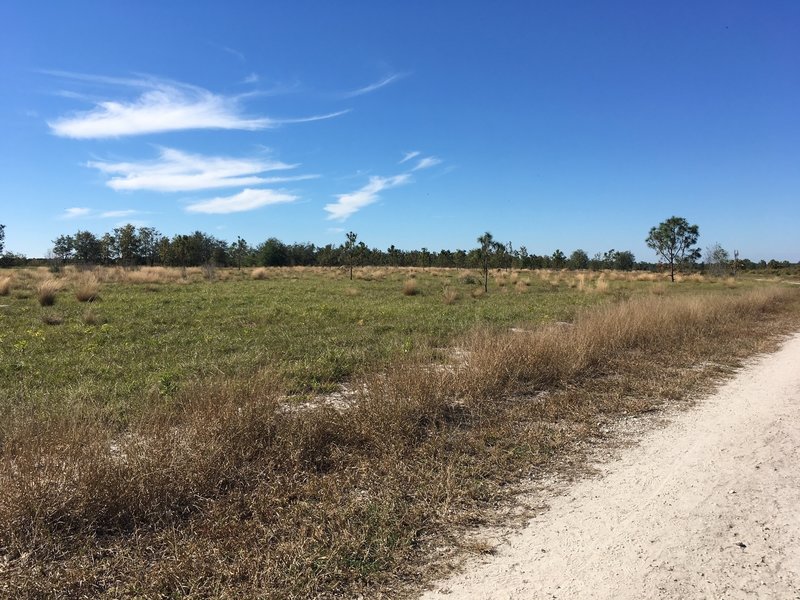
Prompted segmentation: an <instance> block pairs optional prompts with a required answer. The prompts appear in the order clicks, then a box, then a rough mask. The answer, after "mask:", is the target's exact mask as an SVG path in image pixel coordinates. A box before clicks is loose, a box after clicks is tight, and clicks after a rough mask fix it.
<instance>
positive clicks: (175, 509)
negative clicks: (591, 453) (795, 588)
mask: <svg viewBox="0 0 800 600" xmlns="http://www.w3.org/2000/svg"><path fill="white" fill-rule="evenodd" d="M795 292H796V290H779V289H774V290H763V291H759V292H754V293H748V294H736V295H734V294H729V295H725V296H722V295H720V296H708V295H705V296H702V297H682V298H657V297H648V298H644V299H638V300H631V301H626V302H623V303H619V304H606V305H603V306H602V307H599V308H596V309H593V310H589V311H587V312H585V313H583V314H580V315H579V316H578V317H577V318H576V319H575V321H574V323H573V324H572V325H559V326H556V325H549V326H544V327H540V328H538V329H532V330H530V331H522V332H520V331H517V332H502V331H500V332H499V331H496V330H481V331H475V332H473V333H472V334H470V335H468V336H467V337H466V338H465V339H463V340H461V342H460V343H459V347H460V348H461V350H462V351H461V353H460V355H461V356H463V357H465V358H464V360H460V361H455V362H454V364H451V365H447V367H448V368H441V369H432V368H430V365H428V364H420V362H419V359H417V358H415V357H414V356H413V355H410V356H409V357H408V360H406V361H404V362H399V363H397V364H395V365H393V367H392V368H391V369H390V370H389V371H388V372H385V373H377V374H370V375H366V376H365V377H363V378H362V379H359V380H358V381H355V382H353V384H352V389H354V390H358V391H357V393H356V397H355V402H354V404H353V405H352V406H351V407H350V408H349V409H346V410H335V409H333V408H330V407H326V406H320V407H319V408H316V409H315V408H310V409H304V410H287V404H286V403H287V400H286V397H285V395H284V390H283V386H282V383H281V382H280V381H276V380H274V379H273V378H271V376H270V375H269V374H268V373H262V374H258V375H256V376H254V377H249V378H239V379H231V380H224V381H217V380H212V381H196V382H194V383H191V382H190V383H188V384H187V386H186V387H184V388H181V389H180V390H179V391H178V392H177V393H176V396H175V397H174V399H173V400H172V402H170V403H169V404H167V405H164V404H159V405H158V406H154V408H153V409H152V411H151V412H150V413H149V414H146V415H144V416H143V417H141V418H139V419H135V420H133V421H131V422H130V423H128V424H127V426H126V427H124V428H122V429H120V427H119V425H110V424H108V423H107V421H105V420H104V419H102V418H100V417H98V416H94V415H93V413H92V411H91V410H90V409H89V408H88V407H87V408H86V409H84V410H82V411H76V412H74V413H72V414H64V415H49V416H48V417H47V418H42V416H41V415H34V414H33V413H30V414H29V413H27V412H23V413H21V414H20V415H19V416H18V418H17V419H16V421H14V422H13V423H11V422H8V421H6V422H4V427H3V430H2V431H3V445H2V447H1V448H0V548H2V554H3V558H2V560H3V561H4V564H3V578H4V584H3V585H4V586H5V587H4V588H3V593H4V594H7V595H8V596H9V597H23V598H24V597H28V598H33V597H43V596H52V595H57V594H60V595H61V596H63V597H79V596H87V597H106V598H114V597H131V596H139V597H170V596H172V597H176V596H194V597H264V598H309V597H356V596H358V595H363V596H365V597H378V596H379V595H380V594H381V592H383V593H388V594H389V595H391V596H397V595H399V592H400V591H401V588H402V586H403V585H405V584H406V583H407V582H409V581H419V573H420V571H422V572H426V571H430V570H431V569H435V568H436V567H437V566H442V564H443V563H446V562H448V560H449V556H448V555H444V556H442V555H441V554H439V555H438V556H439V557H440V558H439V559H438V560H437V559H436V558H435V557H436V556H437V555H436V554H435V552H434V550H435V549H436V548H441V547H442V546H443V545H446V543H445V540H449V542H450V543H452V540H453V538H452V537H447V532H449V531H453V530H454V529H459V528H463V527H465V526H470V527H474V526H475V525H476V524H480V523H482V522H485V521H486V519H487V518H490V515H491V512H490V511H491V510H493V509H496V507H497V506H498V505H502V502H503V500H504V499H505V500H508V498H509V497H510V494H512V493H513V489H514V486H512V485H509V484H512V483H515V482H518V481H519V480H520V479H521V478H524V477H526V476H528V475H529V474H531V473H543V472H546V469H549V468H555V466H556V465H558V464H560V462H559V461H560V460H561V459H563V457H564V453H565V452H567V451H572V452H576V451H577V450H576V448H577V445H576V444H575V442H576V441H580V440H589V439H590V438H591V437H592V436H593V435H596V434H597V433H598V431H599V427H600V426H601V425H602V424H603V423H604V421H605V420H607V419H609V418H611V417H612V416H614V415H621V414H631V413H634V412H637V411H643V410H651V409H652V408H653V407H654V406H657V405H658V403H659V402H661V401H663V400H664V399H669V398H675V397H678V396H680V395H681V394H683V393H685V392H686V391H687V390H691V389H696V388H697V386H698V385H701V384H702V382H703V381H705V380H706V379H704V377H705V378H707V377H709V376H710V375H712V374H713V373H708V372H706V371H704V370H702V369H696V368H695V369H692V368H689V367H693V366H696V365H698V364H701V363H702V364H708V362H709V361H711V360H713V361H717V362H724V363H725V364H735V363H736V361H738V360H740V359H741V358H742V357H743V356H745V355H747V354H748V353H752V352H755V351H757V350H762V349H764V348H765V341H764V340H765V338H768V337H769V334H773V333H778V332H781V331H785V330H786V329H787V327H789V326H790V325H791V326H793V327H794V326H796V325H797V322H798V317H797V315H798V310H799V309H798V301H797V294H796V293H795ZM715 373H717V374H718V372H715ZM543 390H547V391H549V393H548V394H546V395H534V394H538V392H541V391H543ZM570 449H571V450H570ZM576 458H577V457H576Z"/></svg>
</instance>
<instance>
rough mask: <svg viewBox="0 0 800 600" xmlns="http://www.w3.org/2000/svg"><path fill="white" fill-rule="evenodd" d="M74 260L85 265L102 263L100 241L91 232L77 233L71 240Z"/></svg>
mask: <svg viewBox="0 0 800 600" xmlns="http://www.w3.org/2000/svg"><path fill="white" fill-rule="evenodd" d="M73 247H74V249H75V260H76V261H78V262H79V263H82V264H85V265H91V264H97V263H99V262H101V261H102V259H101V252H100V251H101V247H100V240H98V239H97V236H95V234H93V233H92V232H91V231H78V232H77V233H76V234H75V237H74V238H73Z"/></svg>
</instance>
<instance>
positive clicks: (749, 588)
mask: <svg viewBox="0 0 800 600" xmlns="http://www.w3.org/2000/svg"><path fill="white" fill-rule="evenodd" d="M662 417H663V415H662ZM612 454H613V456H612V458H611V459H610V460H607V461H605V462H603V463H602V464H599V465H597V470H598V471H599V475H598V476H596V477H590V478H584V479H583V480H580V481H578V482H577V483H575V484H573V485H570V486H568V487H566V489H562V490H561V492H560V493H559V494H558V495H556V497H553V498H551V499H549V509H547V510H544V511H541V512H540V513H539V514H538V515H537V516H535V517H534V518H533V519H532V520H530V521H529V522H528V523H527V524H526V525H525V526H524V528H522V529H521V530H516V531H513V532H505V534H504V535H503V538H504V539H503V541H502V543H500V544H499V545H498V546H497V547H496V548H495V549H494V551H493V553H492V554H491V555H490V556H488V557H483V558H480V559H478V558H476V559H471V560H468V561H467V563H466V564H465V565H463V567H464V568H463V569H462V571H461V572H459V573H457V574H455V575H454V576H453V577H451V578H449V579H447V580H444V581H441V582H438V583H436V584H435V585H434V587H433V589H432V590H429V591H428V592H426V593H425V594H424V596H423V598H424V599H426V600H437V599H441V598H444V597H450V598H459V599H461V598H475V599H477V598H480V599H490V598H491V599H508V600H510V599H531V598H547V599H553V598H560V599H573V598H614V599H633V598H636V599H639V598H660V599H667V598H669V599H673V598H674V599H678V598H680V599H683V598H780V599H800V333H798V334H795V335H794V336H792V337H790V338H789V339H788V340H787V341H786V343H785V344H784V345H783V346H782V347H781V349H780V350H779V351H778V352H776V353H774V354H770V355H766V356H761V357H758V358H756V359H755V360H753V361H751V362H750V363H749V364H748V365H747V366H746V367H745V368H743V369H742V370H740V371H739V372H738V373H737V374H736V375H735V376H734V377H733V378H732V379H731V380H729V381H728V382H727V383H725V384H724V385H723V386H722V387H720V388H719V389H718V390H717V391H716V392H715V393H714V394H713V395H711V396H710V397H707V398H704V399H701V400H699V401H698V402H697V404H696V405H695V406H694V407H693V408H691V409H689V410H684V411H677V410H676V411H672V412H670V413H669V414H668V415H667V424H666V425H665V426H663V427H660V428H653V427H649V428H648V429H647V431H645V432H644V433H643V434H642V435H641V436H640V437H639V441H638V443H637V444H635V445H633V446H630V447H627V448H624V449H621V450H619V451H618V452H615V453H612ZM551 493H552V492H551ZM530 501H531V502H532V503H538V502H541V497H538V498H535V499H530ZM496 533H497V532H487V535H489V536H491V535H496Z"/></svg>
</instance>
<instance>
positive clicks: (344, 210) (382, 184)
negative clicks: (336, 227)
mask: <svg viewBox="0 0 800 600" xmlns="http://www.w3.org/2000/svg"><path fill="white" fill-rule="evenodd" d="M410 181H411V175H409V174H408V173H403V174H402V175H394V176H392V177H379V176H373V177H370V178H369V183H367V185H365V186H364V187H362V188H360V189H358V190H356V191H355V192H351V193H349V194H339V195H338V196H337V197H336V198H337V200H336V202H334V203H332V204H326V205H325V211H326V212H327V213H328V219H332V220H336V221H344V220H346V219H347V218H348V217H350V216H351V215H353V214H354V213H356V212H358V211H359V210H361V209H362V208H364V207H365V206H368V205H370V204H372V203H373V202H376V201H377V200H378V198H379V196H378V194H379V193H380V192H382V191H383V190H388V189H391V188H394V187H397V186H400V185H404V184H406V183H408V182H410Z"/></svg>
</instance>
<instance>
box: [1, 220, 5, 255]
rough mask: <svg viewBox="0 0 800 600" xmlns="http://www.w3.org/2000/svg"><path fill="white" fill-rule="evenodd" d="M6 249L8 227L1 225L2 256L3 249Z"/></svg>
mask: <svg viewBox="0 0 800 600" xmlns="http://www.w3.org/2000/svg"><path fill="white" fill-rule="evenodd" d="M5 247H6V226H5V225H0V254H2V253H3V248H5Z"/></svg>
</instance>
